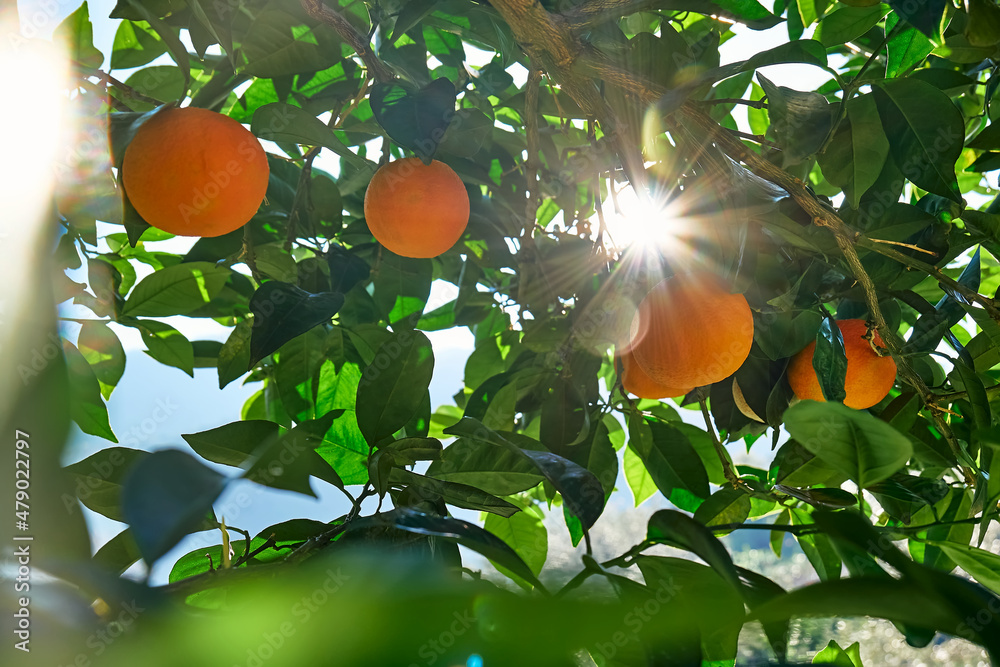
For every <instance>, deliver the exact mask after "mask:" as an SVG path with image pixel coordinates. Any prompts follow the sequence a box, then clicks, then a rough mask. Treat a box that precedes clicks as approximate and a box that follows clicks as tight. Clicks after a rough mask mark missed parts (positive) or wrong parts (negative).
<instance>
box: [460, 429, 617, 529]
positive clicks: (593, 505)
mask: <svg viewBox="0 0 1000 667" xmlns="http://www.w3.org/2000/svg"><path fill="white" fill-rule="evenodd" d="M445 433H448V434H450V435H461V436H465V437H469V438H475V439H478V440H484V441H486V442H491V443H493V444H496V445H500V446H502V447H504V448H506V449H508V450H509V451H511V452H514V453H515V454H519V455H520V456H521V457H523V458H526V459H528V460H529V461H531V463H532V464H533V465H534V466H535V467H536V468H537V469H538V471H539V472H540V473H541V474H542V476H543V477H545V479H547V480H548V481H549V482H551V483H552V485H553V486H554V487H555V488H556V490H558V491H559V493H560V494H561V495H562V497H563V501H564V502H565V503H566V504H567V505H568V506H569V508H570V510H571V511H572V512H573V514H574V515H576V516H577V518H579V519H580V522H581V524H582V525H583V528H584V530H589V529H590V527H591V526H593V525H594V523H595V522H596V521H597V519H598V517H600V516H601V512H602V511H603V510H604V489H603V487H602V486H601V482H600V481H599V480H598V479H597V478H596V477H595V476H594V474H593V473H592V472H590V471H589V470H587V469H586V468H583V467H582V466H580V465H578V464H576V463H573V462H572V461H569V460H568V459H565V458H563V457H561V456H559V455H557V454H552V453H550V452H546V451H538V450H533V449H523V448H521V447H518V446H517V445H516V444H515V443H513V442H511V441H510V440H508V439H506V438H505V437H503V435H501V434H500V433H497V432H496V431H493V430H491V429H488V428H486V427H485V426H484V425H483V424H482V423H481V422H478V421H476V420H475V419H472V418H470V417H463V418H462V420H461V421H460V422H459V423H458V424H456V425H455V426H452V427H451V428H448V429H445Z"/></svg>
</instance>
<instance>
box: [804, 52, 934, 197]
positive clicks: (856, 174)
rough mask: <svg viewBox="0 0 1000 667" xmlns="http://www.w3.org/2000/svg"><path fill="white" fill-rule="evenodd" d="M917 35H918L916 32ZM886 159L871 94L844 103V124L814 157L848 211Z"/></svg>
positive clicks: (886, 144) (885, 145) (886, 148)
mask: <svg viewBox="0 0 1000 667" xmlns="http://www.w3.org/2000/svg"><path fill="white" fill-rule="evenodd" d="M917 34H919V33H917ZM888 157H889V140H888V139H886V136H885V130H883V129H882V121H881V120H880V119H879V115H878V106H877V105H876V104H875V97H874V96H873V95H860V96H858V97H856V98H853V99H852V100H850V101H849V102H848V103H847V122H846V123H842V124H841V129H840V130H839V131H838V132H837V134H836V135H835V136H834V140H833V141H832V142H830V144H829V145H828V146H827V148H826V150H825V151H823V153H822V154H820V155H819V156H818V160H819V164H820V167H822V169H823V175H824V176H826V178H827V180H828V181H830V182H831V183H833V184H834V185H836V186H839V187H841V188H843V189H844V193H845V195H846V196H847V201H848V202H849V203H850V205H851V208H855V209H856V208H858V207H859V206H860V205H861V195H863V194H864V193H866V192H867V191H868V190H869V189H870V188H871V187H872V186H873V185H875V182H876V181H877V180H878V177H879V174H881V173H882V167H883V165H885V161H886V159H887V158H888Z"/></svg>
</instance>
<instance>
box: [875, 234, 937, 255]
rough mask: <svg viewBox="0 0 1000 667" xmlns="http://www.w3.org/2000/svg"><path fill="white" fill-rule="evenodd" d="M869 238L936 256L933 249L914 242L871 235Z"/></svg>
mask: <svg viewBox="0 0 1000 667" xmlns="http://www.w3.org/2000/svg"><path fill="white" fill-rule="evenodd" d="M868 239H869V240H870V241H874V242H875V243H888V244H889V245H897V246H900V247H902V248H909V249H910V250H915V251H917V252H922V253H924V254H927V255H930V256H931V257H934V256H935V255H934V252H933V251H931V250H925V249H924V248H921V247H920V246H915V245H913V244H912V243H902V242H900V241H887V240H885V239H873V238H871V237H868Z"/></svg>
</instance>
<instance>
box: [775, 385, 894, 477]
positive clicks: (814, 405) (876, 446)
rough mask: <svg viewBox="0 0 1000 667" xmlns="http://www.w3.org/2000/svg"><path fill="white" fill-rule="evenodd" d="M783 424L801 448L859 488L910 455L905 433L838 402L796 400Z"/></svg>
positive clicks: (891, 471) (891, 469)
mask: <svg viewBox="0 0 1000 667" xmlns="http://www.w3.org/2000/svg"><path fill="white" fill-rule="evenodd" d="M785 428H787V429H788V432H789V434H791V436H792V437H793V438H795V440H796V441H798V442H799V443H800V444H801V445H802V446H803V447H804V448H805V449H807V450H809V451H810V452H812V453H813V454H814V455H816V457H817V458H819V459H821V460H823V461H825V462H826V463H828V464H829V465H831V466H833V467H834V468H836V469H837V470H839V471H840V472H842V473H843V474H845V475H847V476H848V477H849V478H850V479H852V480H854V481H855V482H857V484H858V485H859V486H860V487H861V488H863V489H865V488H868V487H869V486H871V485H872V484H876V483H878V482H881V481H882V480H884V479H888V478H889V477H891V476H892V474H893V473H895V472H896V471H897V470H899V469H900V468H902V467H903V466H904V465H905V464H906V462H907V461H909V460H910V457H911V456H912V455H913V445H912V444H911V443H910V440H909V438H907V437H906V436H905V435H903V434H902V433H900V432H899V431H897V430H896V429H894V428H893V427H892V426H890V425H889V424H887V423H885V422H884V421H882V420H880V419H877V418H875V417H873V416H871V415H870V414H868V413H867V412H862V411H859V410H852V409H851V408H848V407H846V406H844V405H842V404H840V403H820V402H817V401H802V402H800V403H797V404H796V405H793V406H792V407H790V408H789V409H788V410H787V411H786V412H785Z"/></svg>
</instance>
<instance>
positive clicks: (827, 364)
mask: <svg viewBox="0 0 1000 667" xmlns="http://www.w3.org/2000/svg"><path fill="white" fill-rule="evenodd" d="M812 365H813V370H815V371H816V377H817V378H818V379H819V386H820V389H821V390H822V391H823V398H825V399H826V400H828V401H838V402H841V403H843V402H844V399H845V398H847V392H846V391H845V390H844V380H845V379H846V378H847V352H845V351H844V335H843V334H842V333H841V332H840V327H839V326H837V323H836V322H835V321H834V320H833V318H832V317H830V316H829V315H828V316H826V317H824V318H823V322H822V323H821V324H820V325H819V331H817V332H816V349H815V351H814V352H813V358H812Z"/></svg>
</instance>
